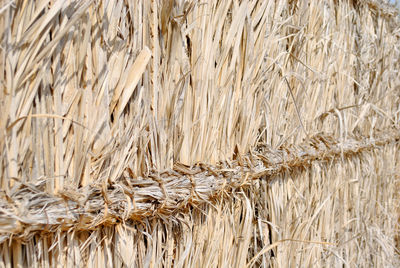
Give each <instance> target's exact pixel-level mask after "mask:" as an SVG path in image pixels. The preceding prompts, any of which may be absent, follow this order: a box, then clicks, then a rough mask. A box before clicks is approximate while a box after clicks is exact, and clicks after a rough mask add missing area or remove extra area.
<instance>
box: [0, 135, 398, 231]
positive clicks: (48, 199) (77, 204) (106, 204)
mask: <svg viewBox="0 0 400 268" xmlns="http://www.w3.org/2000/svg"><path fill="white" fill-rule="evenodd" d="M399 140H400V132H398V131H396V130H387V131H385V132H384V133H381V134H380V136H379V137H374V138H371V139H367V138H360V137H359V138H358V139H348V140H347V141H346V142H345V143H339V142H338V141H335V140H333V139H332V138H331V137H329V136H323V135H317V136H314V137H312V138H310V139H309V140H308V141H307V142H306V143H305V144H301V145H298V146H290V147H287V148H281V149H279V150H271V148H269V149H268V148H258V152H257V150H256V151H254V152H252V153H251V154H249V155H247V156H239V157H238V159H236V160H233V161H230V162H229V163H227V162H225V163H224V162H223V163H220V164H219V165H217V166H210V165H206V164H201V163H199V164H197V165H196V166H194V167H193V168H190V167H186V166H185V165H175V168H174V169H172V170H168V171H165V172H154V173H151V174H149V176H148V178H141V177H138V178H131V177H122V178H119V179H118V180H116V181H115V182H112V183H111V184H109V185H107V187H106V189H104V188H103V186H102V185H99V184H96V183H93V184H91V185H88V186H86V187H84V188H80V189H79V191H76V190H74V189H73V188H72V187H69V188H65V190H62V191H60V192H59V193H58V195H52V194H49V193H46V192H45V191H43V190H44V189H43V187H44V185H45V183H46V180H49V179H51V178H47V179H46V178H43V180H42V181H41V182H39V183H37V184H31V183H24V182H22V181H21V180H20V179H18V178H13V179H14V180H15V186H14V188H13V190H12V192H11V195H7V196H6V197H7V199H8V200H14V204H12V205H10V204H7V203H6V202H2V203H1V207H0V209H1V210H0V212H1V213H2V218H3V220H2V225H1V228H0V231H1V233H2V239H6V238H9V236H10V235H12V236H13V237H14V238H17V237H21V238H23V237H25V236H26V234H27V230H29V232H30V233H34V232H35V231H43V230H47V231H48V232H54V231H57V230H59V229H60V228H61V229H62V230H69V229H71V230H75V231H80V230H87V229H95V228H96V227H98V226H100V225H104V224H106V225H110V224H116V223H118V222H121V221H122V222H125V221H128V220H134V221H143V220H144V219H145V218H148V217H150V218H153V217H161V218H165V217H168V216H170V215H174V214H176V213H179V212H181V211H182V210H186V209H187V208H188V207H189V206H195V207H196V206H199V205H201V204H203V203H208V202H214V200H216V199H219V198H220V197H223V198H226V197H228V196H229V195H231V193H232V192H238V191H240V190H241V189H247V188H248V187H250V186H251V185H252V184H253V182H252V181H253V180H258V179H261V180H269V179H271V178H274V177H276V175H278V174H282V175H283V174H290V173H291V172H294V171H296V170H297V169H307V168H309V167H311V166H312V165H313V162H314V161H317V162H322V163H324V162H325V163H326V164H327V165H329V164H330V163H331V162H332V161H338V160H340V159H343V158H351V157H352V156H354V155H359V154H362V153H363V152H365V151H372V150H377V149H380V148H382V147H384V146H386V145H388V144H397V143H398V142H399ZM287 172H289V173H287ZM23 200H26V201H25V202H23ZM18 204H20V205H18ZM30 204H32V205H30ZM43 228H44V229H43Z"/></svg>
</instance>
